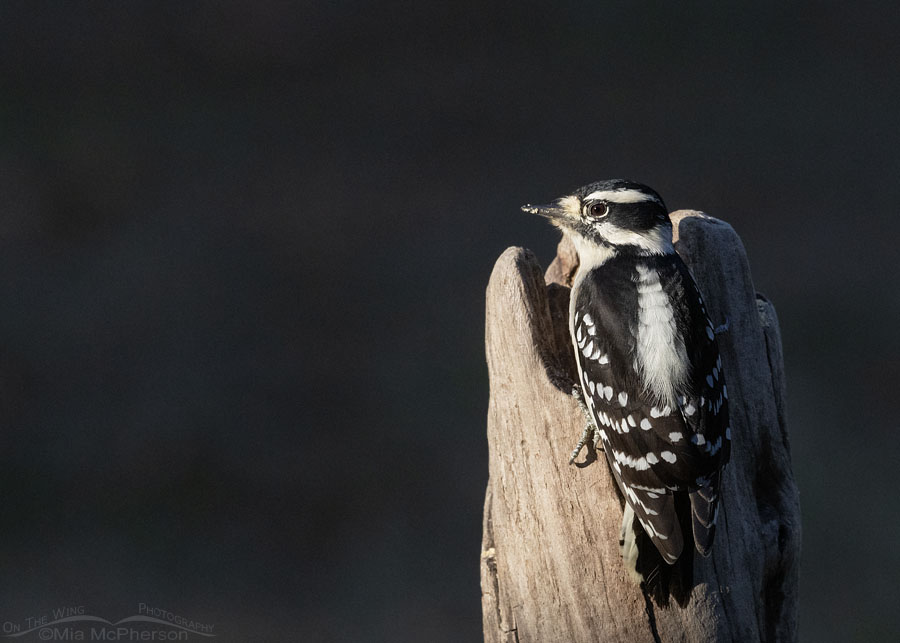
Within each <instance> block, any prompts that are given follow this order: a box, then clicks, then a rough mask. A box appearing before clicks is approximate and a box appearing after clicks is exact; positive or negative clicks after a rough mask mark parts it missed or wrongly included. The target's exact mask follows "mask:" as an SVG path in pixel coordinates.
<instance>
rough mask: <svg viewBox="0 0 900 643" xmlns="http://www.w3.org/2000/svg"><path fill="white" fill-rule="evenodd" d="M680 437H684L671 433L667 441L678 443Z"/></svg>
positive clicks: (674, 432) (675, 432) (677, 433)
mask: <svg viewBox="0 0 900 643" xmlns="http://www.w3.org/2000/svg"><path fill="white" fill-rule="evenodd" d="M682 437H684V436H682V435H681V433H679V432H678V431H673V432H672V433H670V434H669V441H671V442H678V441H679V440H680V439H681V438H682Z"/></svg>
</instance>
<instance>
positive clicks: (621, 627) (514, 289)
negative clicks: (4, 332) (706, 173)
mask: <svg viewBox="0 0 900 643" xmlns="http://www.w3.org/2000/svg"><path fill="white" fill-rule="evenodd" d="M672 220H673V224H674V231H675V232H674V238H675V248H676V250H677V251H678V253H679V254H680V255H681V256H682V258H683V259H684V260H685V262H686V263H687V265H688V266H689V267H690V269H691V271H692V272H693V274H694V277H695V279H696V280H697V283H698V285H699V286H700V289H701V291H702V292H703V294H704V299H705V301H706V305H707V310H708V312H709V315H710V318H711V319H712V320H713V324H714V325H719V324H724V323H725V322H726V320H727V323H728V330H727V331H726V332H724V333H723V334H721V335H720V336H719V347H720V350H721V356H722V362H723V364H724V367H725V373H726V375H727V377H728V392H729V410H730V416H731V418H730V419H731V432H732V455H731V462H730V463H729V465H728V467H727V468H726V470H725V474H724V480H723V491H722V505H721V508H720V512H719V521H718V529H717V533H716V540H715V545H714V547H713V551H712V555H711V556H710V557H709V558H703V557H702V556H699V555H697V556H695V557H694V587H693V590H692V592H691V596H690V601H689V602H688V603H687V605H686V606H685V607H680V606H679V605H677V604H676V603H674V602H671V601H670V603H669V605H668V606H667V607H660V606H659V605H655V604H654V603H653V602H652V601H651V600H650V599H649V598H647V597H645V596H644V594H643V593H642V592H641V590H640V588H639V587H638V586H637V585H635V584H634V583H633V582H632V581H631V580H629V579H628V578H627V577H626V574H625V568H624V565H623V563H622V559H621V555H620V553H619V528H620V525H621V521H622V510H623V507H622V502H621V500H620V498H619V496H618V494H617V492H616V486H615V481H614V480H613V479H612V477H611V475H610V472H609V468H608V466H607V464H606V460H605V457H604V456H603V455H602V454H600V456H599V457H598V459H596V460H594V461H593V462H590V463H589V464H588V465H587V466H584V465H583V466H571V465H568V464H567V462H568V458H569V453H570V452H571V450H572V447H573V445H574V444H575V442H576V441H577V439H578V437H579V435H580V434H581V430H582V428H583V426H584V420H583V416H582V415H581V412H580V410H579V408H578V406H577V403H576V402H575V400H574V399H573V398H572V397H571V396H570V395H569V394H568V393H567V392H565V391H561V390H559V389H557V388H556V387H554V386H553V384H551V381H550V379H549V377H548V372H564V373H569V374H570V375H571V377H572V379H573V381H574V380H575V379H576V378H575V361H574V355H573V351H572V348H571V344H570V340H569V335H568V322H567V318H568V296H569V292H568V287H567V286H568V285H569V284H570V283H571V278H572V276H573V275H574V272H575V269H576V268H577V255H576V253H575V251H574V249H573V248H572V247H571V244H569V243H568V242H567V241H566V240H565V239H564V240H563V242H562V243H561V244H560V249H559V253H558V255H557V257H556V259H555V260H554V262H553V264H551V266H550V268H549V269H548V271H547V275H546V281H545V277H544V276H543V275H542V274H541V269H540V266H539V264H538V262H537V260H536V258H535V257H534V255H533V254H532V253H531V252H530V251H528V250H525V249H522V248H509V249H507V250H506V251H505V252H504V253H503V254H502V255H501V256H500V258H499V259H498V260H497V263H496V265H495V267H494V271H493V274H492V275H491V279H490V283H489V285H488V288H487V317H486V338H485V343H486V350H487V362H488V371H489V376H490V406H489V411H488V445H489V449H490V465H489V466H490V479H489V482H488V487H487V494H486V498H485V505H484V535H483V541H482V553H481V590H482V612H483V622H484V639H485V641H488V642H495V641H498V642H499V641H503V642H510V643H511V642H521V643H531V642H534V643H548V642H551V641H566V642H580V641H623V642H624V641H627V642H628V643H634V642H636V641H666V642H667V643H668V642H670V641H795V640H796V639H797V594H798V588H797V580H798V578H797V577H798V569H799V554H800V508H799V500H798V496H797V488H796V486H795V484H794V478H793V473H792V471H791V460H790V448H789V444H788V436H787V430H786V427H785V414H784V367H783V364H782V352H781V338H780V333H779V329H778V320H777V317H776V315H775V309H774V307H773V306H772V304H770V303H769V302H768V301H767V300H766V299H765V298H764V297H763V296H761V295H758V294H756V292H755V291H754V288H753V283H752V281H751V278H750V269H749V265H748V262H747V257H746V254H745V252H744V248H743V245H742V244H741V242H740V239H739V238H738V236H737V234H736V233H735V232H734V230H733V229H732V228H731V226H729V225H728V224H726V223H724V222H722V221H719V220H717V219H714V218H712V217H708V216H706V215H704V214H702V213H699V212H694V211H679V212H675V213H673V214H672ZM582 457H583V456H582Z"/></svg>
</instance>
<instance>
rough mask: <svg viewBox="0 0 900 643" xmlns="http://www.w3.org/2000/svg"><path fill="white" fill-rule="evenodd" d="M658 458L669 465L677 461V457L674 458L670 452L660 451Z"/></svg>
mask: <svg viewBox="0 0 900 643" xmlns="http://www.w3.org/2000/svg"><path fill="white" fill-rule="evenodd" d="M659 457H661V458H662V459H663V460H665V461H666V462H668V463H670V464H671V463H672V462H675V460H677V459H678V458H677V457H675V454H674V453H672V452H671V451H661V452H660V454H659Z"/></svg>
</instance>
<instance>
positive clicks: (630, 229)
mask: <svg viewBox="0 0 900 643" xmlns="http://www.w3.org/2000/svg"><path fill="white" fill-rule="evenodd" d="M522 210H524V211H525V212H530V213H532V214H538V215H540V216H542V217H545V218H547V219H549V220H550V222H551V223H552V224H553V225H555V226H556V227H558V228H560V229H561V230H563V232H565V233H566V234H568V235H569V236H570V237H571V238H572V241H574V242H575V245H576V247H577V248H578V250H579V253H581V252H582V250H583V249H593V248H596V249H598V250H599V249H604V250H607V251H613V252H617V251H622V252H627V251H632V252H637V253H639V254H669V253H671V252H674V251H675V250H674V248H673V247H672V221H671V220H670V219H669V214H668V210H666V206H665V204H664V203H663V200H662V199H661V198H660V196H659V195H658V194H657V193H656V192H654V191H653V190H651V189H650V188H648V187H647V186H646V185H641V184H640V183H635V182H634V181H626V180H624V179H612V180H609V181H598V182H596V183H591V184H589V185H585V186H584V187H581V188H578V189H577V190H575V192H574V193H573V194H570V195H569V196H564V197H562V198H561V199H557V200H556V201H555V202H554V203H550V204H548V205H524V206H522Z"/></svg>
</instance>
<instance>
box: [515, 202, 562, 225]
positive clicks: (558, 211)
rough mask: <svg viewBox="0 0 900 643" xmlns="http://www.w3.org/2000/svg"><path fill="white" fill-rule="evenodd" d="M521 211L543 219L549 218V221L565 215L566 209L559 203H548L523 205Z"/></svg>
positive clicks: (557, 219)
mask: <svg viewBox="0 0 900 643" xmlns="http://www.w3.org/2000/svg"><path fill="white" fill-rule="evenodd" d="M522 211H523V212H528V213H529V214H536V215H538V216H541V217H544V218H545V219H550V220H551V221H559V220H560V219H563V218H565V217H566V209H565V208H563V207H562V206H561V205H560V204H559V203H548V204H547V205H531V204H528V205H523V206H522Z"/></svg>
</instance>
